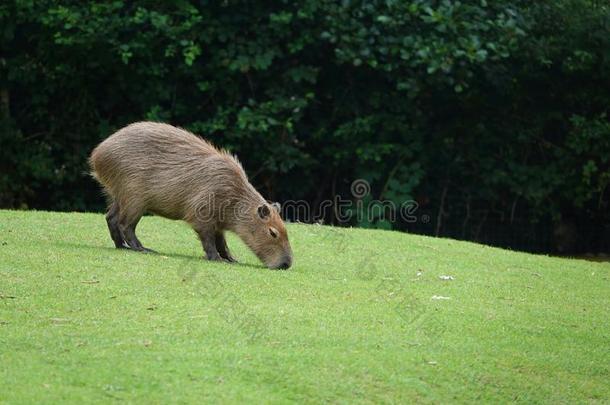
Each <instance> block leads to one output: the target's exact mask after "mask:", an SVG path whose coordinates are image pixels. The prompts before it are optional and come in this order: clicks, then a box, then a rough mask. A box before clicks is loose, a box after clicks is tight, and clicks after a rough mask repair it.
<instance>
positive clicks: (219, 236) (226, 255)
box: [216, 232, 237, 263]
mask: <svg viewBox="0 0 610 405" xmlns="http://www.w3.org/2000/svg"><path fill="white" fill-rule="evenodd" d="M216 248H217V249H218V254H220V257H222V258H223V259H225V260H226V261H228V262H229V263H237V260H235V258H234V257H233V256H231V252H229V247H228V246H227V240H226V239H225V235H224V234H223V233H222V232H216Z"/></svg>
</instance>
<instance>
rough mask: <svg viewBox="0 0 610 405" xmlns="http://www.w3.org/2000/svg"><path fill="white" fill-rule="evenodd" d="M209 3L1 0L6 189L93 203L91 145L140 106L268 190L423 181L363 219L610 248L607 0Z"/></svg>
mask: <svg viewBox="0 0 610 405" xmlns="http://www.w3.org/2000/svg"><path fill="white" fill-rule="evenodd" d="M206 3H208V2H205V1H203V2H193V1H177V2H165V3H161V4H162V5H158V4H157V3H155V2H148V1H132V2H123V1H111V2H78V1H61V2H55V1H48V0H46V1H45V0H41V1H27V0H18V1H15V2H5V3H3V4H2V5H0V27H1V28H0V91H1V95H2V98H1V102H2V103H1V104H0V105H1V114H2V120H1V123H0V125H1V128H2V129H1V132H0V145H1V150H0V206H4V207H31V208H49V209H62V210H68V209H78V210H85V209H102V208H103V199H102V198H101V196H100V194H99V192H98V191H97V190H98V188H97V187H96V185H95V184H94V183H93V182H92V181H91V180H90V179H89V178H88V177H87V176H86V175H85V174H84V173H85V172H86V171H87V166H86V158H87V155H88V153H89V152H90V150H91V149H92V147H93V146H94V145H95V144H96V143H98V142H99V141H100V140H101V139H103V138H104V137H106V136H107V135H109V134H110V133H112V132H113V131H114V130H116V129H118V128H119V127H121V126H123V125H125V124H127V123H130V122H133V121H137V120H143V119H150V120H159V121H165V122H170V123H173V124H176V125H180V126H183V127H186V128H188V129H190V130H192V131H194V132H197V133H199V134H202V135H204V136H205V137H207V138H209V139H211V140H212V141H213V142H214V143H216V144H218V145H221V146H224V147H227V148H229V149H230V150H232V151H234V152H236V153H237V154H238V155H239V156H240V157H241V159H242V160H243V162H244V164H245V166H246V169H247V171H248V172H249V174H250V176H251V178H252V181H253V182H254V183H255V184H256V186H257V187H258V188H259V189H260V190H261V191H262V192H263V194H265V196H266V197H268V198H270V199H275V200H280V201H283V200H289V199H291V200H299V199H304V200H306V201H308V202H309V203H311V204H313V205H316V206H317V205H318V204H319V202H320V201H322V200H325V199H330V198H331V196H333V195H341V196H343V197H344V198H350V197H351V194H350V184H351V182H352V181H353V180H354V179H358V178H362V179H366V180H367V181H369V182H370V184H371V194H370V195H369V196H366V197H365V200H366V201H367V202H370V200H386V201H393V202H394V203H396V204H400V203H401V202H403V201H407V200H415V201H417V204H418V209H417V215H416V217H417V221H415V222H414V223H406V222H404V221H398V222H395V223H390V222H388V221H384V220H375V219H373V220H364V219H363V220H361V221H360V223H359V225H361V226H374V227H386V228H387V227H394V228H397V229H408V230H411V231H416V232H422V233H429V234H439V235H447V236H454V237H461V238H467V239H475V240H480V241H485V242H490V243H496V244H501V245H505V246H510V247H515V248H525V249H530V250H553V249H560V250H575V249H576V250H578V249H587V250H602V249H610V246H609V244H610V229H609V226H608V224H609V223H610V209H609V208H610V207H609V200H610V191H609V190H608V184H609V183H610V120H609V115H608V114H610V111H609V110H610V6H609V5H608V3H607V2H602V1H593V0H541V1H536V2H531V1H524V0H523V1H517V0H515V1H507V0H498V1H493V2H492V1H489V2H488V1H485V0H480V1H473V0H466V1H462V2H460V1H451V0H443V1H434V0H411V1H392V0H386V1H367V2H355V1H347V0H345V1H342V2H335V1H320V0H306V1H302V2H285V1H283V2H252V1H231V0H225V1H219V2H209V4H206ZM332 211H333V210H332V209H329V210H326V211H324V212H322V213H319V214H321V215H324V217H325V219H326V221H327V222H332V221H333V218H334V217H333V215H332ZM428 218H429V221H426V220H425V219H428ZM351 223H352V224H354V221H353V220H352V221H351Z"/></svg>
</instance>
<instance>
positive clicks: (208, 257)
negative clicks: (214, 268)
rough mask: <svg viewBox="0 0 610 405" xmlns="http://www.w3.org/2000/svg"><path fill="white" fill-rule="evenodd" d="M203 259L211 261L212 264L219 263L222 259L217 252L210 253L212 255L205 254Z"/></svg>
mask: <svg viewBox="0 0 610 405" xmlns="http://www.w3.org/2000/svg"><path fill="white" fill-rule="evenodd" d="M205 259H206V260H209V261H212V262H219V261H222V260H223V259H222V257H221V256H220V255H219V254H218V252H215V253H212V254H208V253H206V255H205Z"/></svg>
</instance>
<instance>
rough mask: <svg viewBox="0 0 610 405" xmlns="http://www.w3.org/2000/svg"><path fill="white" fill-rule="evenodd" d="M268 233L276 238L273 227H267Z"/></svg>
mask: <svg viewBox="0 0 610 405" xmlns="http://www.w3.org/2000/svg"><path fill="white" fill-rule="evenodd" d="M269 234H270V235H271V236H273V237H274V238H277V231H276V230H275V229H273V228H269Z"/></svg>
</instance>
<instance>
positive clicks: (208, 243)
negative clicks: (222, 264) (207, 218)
mask: <svg viewBox="0 0 610 405" xmlns="http://www.w3.org/2000/svg"><path fill="white" fill-rule="evenodd" d="M197 234H198V235H199V239H200V240H201V246H203V250H204V251H205V258H206V259H208V260H222V257H221V256H220V254H219V253H218V249H217V247H216V237H215V232H214V231H213V230H212V229H208V228H204V229H198V230H197Z"/></svg>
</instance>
